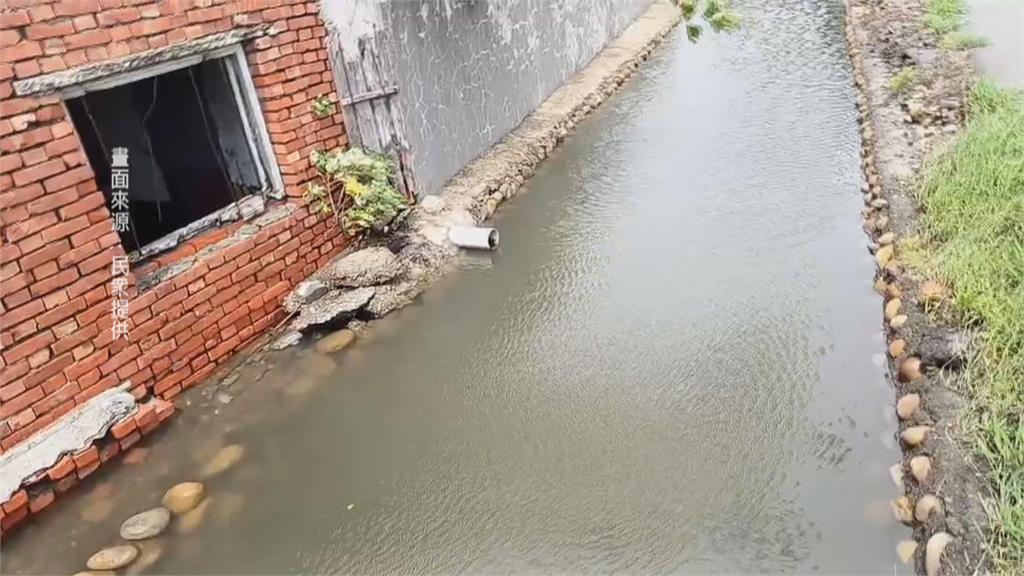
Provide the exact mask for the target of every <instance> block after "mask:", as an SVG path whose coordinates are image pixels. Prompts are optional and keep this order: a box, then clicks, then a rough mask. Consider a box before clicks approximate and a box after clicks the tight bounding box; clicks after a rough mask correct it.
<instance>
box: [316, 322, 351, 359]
mask: <svg viewBox="0 0 1024 576" xmlns="http://www.w3.org/2000/svg"><path fill="white" fill-rule="evenodd" d="M355 339H356V333H355V332H353V331H351V330H348V329H347V328H342V329H341V330H338V331H337V332H332V333H330V334H328V335H327V336H324V337H323V338H321V339H320V340H318V341H317V343H316V351H317V352H319V353H321V354H330V353H331V352H337V351H339V350H343V349H345V348H346V347H348V345H349V344H351V343H352V342H354V341H355Z"/></svg>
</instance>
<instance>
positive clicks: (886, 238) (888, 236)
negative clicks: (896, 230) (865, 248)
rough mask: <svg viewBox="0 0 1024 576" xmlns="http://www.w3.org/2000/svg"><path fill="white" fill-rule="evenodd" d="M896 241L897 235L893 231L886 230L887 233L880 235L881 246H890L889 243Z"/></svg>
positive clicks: (879, 242)
mask: <svg viewBox="0 0 1024 576" xmlns="http://www.w3.org/2000/svg"><path fill="white" fill-rule="evenodd" d="M895 241H896V235H895V234H893V233H892V232H886V233H885V234H882V235H881V236H879V237H878V245H879V246H888V245H889V244H892V243H893V242H895Z"/></svg>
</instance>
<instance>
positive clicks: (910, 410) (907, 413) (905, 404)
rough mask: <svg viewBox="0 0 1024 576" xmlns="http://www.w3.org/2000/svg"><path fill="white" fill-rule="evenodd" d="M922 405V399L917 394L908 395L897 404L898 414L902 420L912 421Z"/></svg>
mask: <svg viewBox="0 0 1024 576" xmlns="http://www.w3.org/2000/svg"><path fill="white" fill-rule="evenodd" d="M920 405H921V397H920V396H919V395H917V394H907V395H906V396H904V397H902V398H900V399H899V401H898V402H896V414H897V415H898V416H899V417H900V420H910V418H911V417H913V416H914V412H917V407H918V406H920Z"/></svg>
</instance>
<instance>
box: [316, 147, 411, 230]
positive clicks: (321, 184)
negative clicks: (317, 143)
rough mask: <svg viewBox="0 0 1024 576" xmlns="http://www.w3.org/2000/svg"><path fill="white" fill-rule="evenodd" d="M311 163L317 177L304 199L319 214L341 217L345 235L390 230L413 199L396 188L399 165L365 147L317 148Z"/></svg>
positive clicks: (340, 220) (338, 218)
mask: <svg viewBox="0 0 1024 576" xmlns="http://www.w3.org/2000/svg"><path fill="white" fill-rule="evenodd" d="M309 160H310V163H311V164H312V165H313V168H315V169H316V172H317V178H316V180H315V181H314V182H311V183H310V184H309V186H308V187H307V189H306V193H305V194H304V198H305V199H306V201H307V202H309V205H310V209H311V210H312V211H313V212H314V213H316V214H330V215H333V216H334V217H335V218H337V220H338V222H339V224H340V225H341V229H342V231H343V232H345V234H348V235H350V236H357V235H360V234H363V233H366V232H368V231H373V232H379V233H387V232H388V231H389V230H390V228H391V225H392V224H393V223H394V222H395V220H396V218H398V217H399V215H401V214H402V213H403V212H405V211H406V209H408V208H409V201H408V200H407V199H406V198H405V196H403V195H402V194H401V193H400V192H398V190H396V189H395V186H394V179H395V164H394V162H392V161H391V159H390V158H388V157H387V156H384V155H382V154H377V153H375V152H367V151H365V150H363V149H362V148H349V149H348V150H344V151H342V150H331V151H321V150H315V151H313V153H312V154H311V155H310V158H309Z"/></svg>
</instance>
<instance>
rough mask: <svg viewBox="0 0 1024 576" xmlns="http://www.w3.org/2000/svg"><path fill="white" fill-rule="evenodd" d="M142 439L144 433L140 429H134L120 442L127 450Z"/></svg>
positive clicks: (122, 447) (122, 448)
mask: <svg viewBox="0 0 1024 576" xmlns="http://www.w3.org/2000/svg"><path fill="white" fill-rule="evenodd" d="M133 422H134V421H133ZM141 439H142V434H141V433H140V432H139V431H138V430H133V431H132V432H131V433H130V434H128V435H127V436H125V437H124V438H122V439H121V441H120V442H119V444H120V445H121V450H127V449H129V448H131V447H132V446H134V445H135V444H136V443H137V442H138V441H139V440H141Z"/></svg>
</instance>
